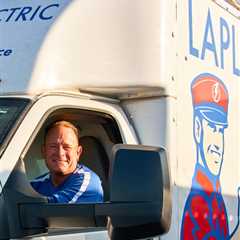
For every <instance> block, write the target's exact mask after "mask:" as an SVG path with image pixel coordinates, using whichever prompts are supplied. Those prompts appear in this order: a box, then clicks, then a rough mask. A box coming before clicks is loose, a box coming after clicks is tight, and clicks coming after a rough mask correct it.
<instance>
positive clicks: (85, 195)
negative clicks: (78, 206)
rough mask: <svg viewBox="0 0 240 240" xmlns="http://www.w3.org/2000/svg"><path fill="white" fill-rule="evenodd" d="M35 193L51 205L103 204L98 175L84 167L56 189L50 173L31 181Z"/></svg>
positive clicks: (77, 169) (79, 166) (80, 166)
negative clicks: (44, 197)
mask: <svg viewBox="0 0 240 240" xmlns="http://www.w3.org/2000/svg"><path fill="white" fill-rule="evenodd" d="M31 185H32V187H33V188H34V189H35V191H37V192H39V193H40V194H42V195H44V196H46V197H47V199H48V202H50V203H89V202H102V201H103V189H102V185H101V180H100V178H99V177H98V175H97V174H96V173H94V172H93V171H92V170H90V169H89V168H87V167H86V166H84V165H77V168H76V170H75V171H74V172H73V174H71V175H70V176H69V177H68V178H67V179H66V180H65V181H64V182H63V183H61V184H60V185H59V186H57V187H55V186H54V185H53V184H52V181H51V177H50V174H49V173H45V174H43V175H41V176H40V177H38V178H36V179H34V180H33V181H31Z"/></svg>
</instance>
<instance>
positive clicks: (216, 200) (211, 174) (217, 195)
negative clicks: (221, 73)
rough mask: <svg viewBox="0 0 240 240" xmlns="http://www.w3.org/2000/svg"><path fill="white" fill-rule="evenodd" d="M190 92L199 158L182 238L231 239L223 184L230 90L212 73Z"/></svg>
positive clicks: (183, 221)
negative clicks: (221, 178)
mask: <svg viewBox="0 0 240 240" xmlns="http://www.w3.org/2000/svg"><path fill="white" fill-rule="evenodd" d="M191 91H192V103H193V111H194V116H193V135H194V140H195V144H196V153H197V156H196V158H197V161H196V166H195V172H194V175H193V179H192V187H191V190H190V193H189V195H188V197H187V200H186V203H185V208H184V212H183V218H182V226H181V239H182V240H183V239H184V240H186V239H188V240H189V239H216V240H217V239H218V240H219V239H229V227H228V216H227V212H226V207H225V203H224V200H223V197H222V194H221V186H220V174H221V168H222V163H223V156H224V130H225V129H226V128H227V126H228V120H227V115H228V92H227V89H226V87H225V85H224V84H223V82H222V81H221V80H220V79H218V78H217V77H215V76H213V75H211V74H202V75H200V76H198V77H197V78H195V79H194V81H193V82H192V85H191Z"/></svg>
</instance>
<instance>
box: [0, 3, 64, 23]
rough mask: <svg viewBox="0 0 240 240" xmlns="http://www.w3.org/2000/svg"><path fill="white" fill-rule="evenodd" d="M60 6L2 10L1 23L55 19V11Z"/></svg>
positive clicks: (0, 10)
mask: <svg viewBox="0 0 240 240" xmlns="http://www.w3.org/2000/svg"><path fill="white" fill-rule="evenodd" d="M59 6H60V5H59V4H57V3H56V4H50V5H47V6H42V5H39V6H37V7H35V8H33V7H30V6H24V7H14V8H5V9H0V22H20V21H21V22H24V21H33V20H43V21H46V20H50V19H52V18H53V17H54V15H53V13H54V11H53V10H54V9H56V8H59Z"/></svg>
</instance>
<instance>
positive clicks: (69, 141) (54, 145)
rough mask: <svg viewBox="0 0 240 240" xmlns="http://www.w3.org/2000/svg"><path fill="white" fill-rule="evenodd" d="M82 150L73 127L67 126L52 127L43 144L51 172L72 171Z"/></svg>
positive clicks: (64, 173)
mask: <svg viewBox="0 0 240 240" xmlns="http://www.w3.org/2000/svg"><path fill="white" fill-rule="evenodd" d="M81 152H82V147H81V146H79V145H78V140H77V137H76V135H75V133H74V131H73V129H71V128H69V127H65V126H56V127H54V128H52V129H50V131H49V132H48V134H47V136H46V139H45V145H44V146H43V155H44V157H45V161H46V165H47V167H48V168H49V171H50V172H51V173H53V174H58V175H67V174H70V173H72V172H73V171H74V170H75V169H76V166H77V162H78V159H79V157H80V155H81Z"/></svg>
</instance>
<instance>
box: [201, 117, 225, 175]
mask: <svg viewBox="0 0 240 240" xmlns="http://www.w3.org/2000/svg"><path fill="white" fill-rule="evenodd" d="M202 130H203V131H202V134H203V138H202V148H203V149H202V151H203V154H204V158H205V161H206V164H207V167H208V169H209V170H210V172H211V173H212V174H213V175H218V174H219V173H220V169H221V165H222V161H223V152H224V126H222V125H216V124H213V123H211V122H208V121H206V120H205V119H203V120H202Z"/></svg>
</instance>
